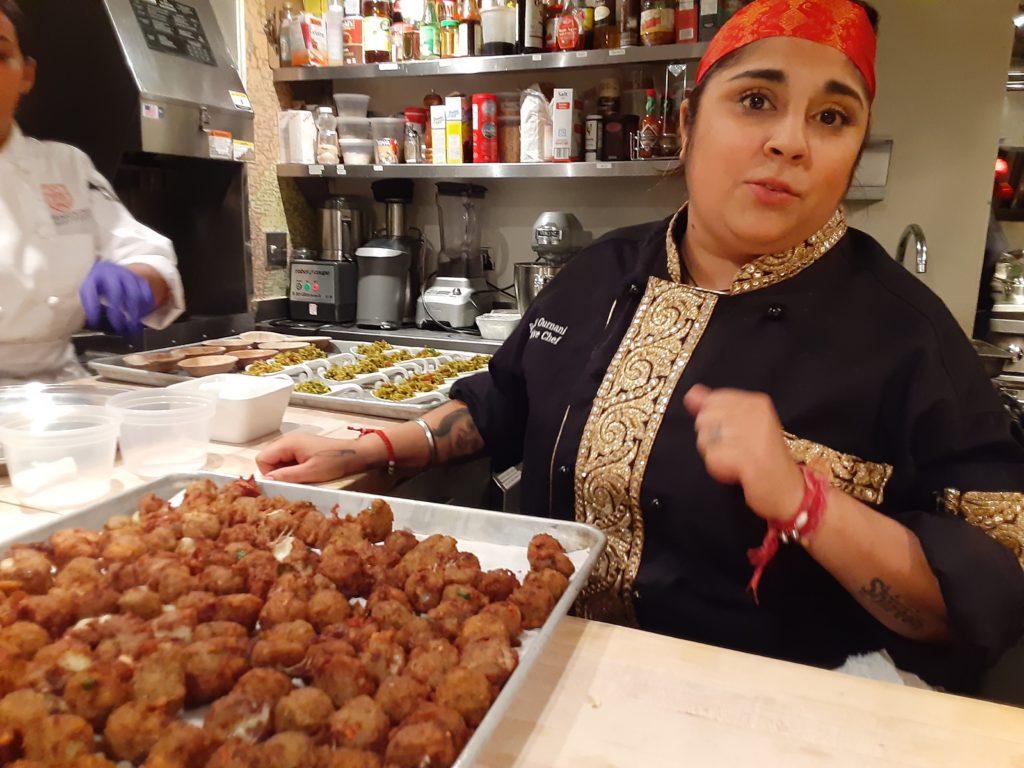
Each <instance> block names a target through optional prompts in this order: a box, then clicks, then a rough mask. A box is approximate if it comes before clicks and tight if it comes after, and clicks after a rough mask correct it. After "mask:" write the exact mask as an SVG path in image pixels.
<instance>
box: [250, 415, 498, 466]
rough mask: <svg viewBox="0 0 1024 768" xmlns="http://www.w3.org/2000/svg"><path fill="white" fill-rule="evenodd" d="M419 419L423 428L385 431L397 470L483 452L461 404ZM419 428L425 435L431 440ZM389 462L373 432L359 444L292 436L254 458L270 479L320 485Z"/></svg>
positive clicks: (412, 426) (411, 426)
mask: <svg viewBox="0 0 1024 768" xmlns="http://www.w3.org/2000/svg"><path fill="white" fill-rule="evenodd" d="M422 421H423V425H424V426H421V425H420V424H417V423H416V422H412V421H410V422H406V423H404V424H395V425H394V426H391V427H388V428H387V429H386V430H384V431H385V432H387V436H388V440H389V441H390V443H391V445H392V447H393V448H394V452H395V453H394V458H395V463H396V465H397V466H399V467H403V468H414V469H415V468H421V467H426V466H429V465H430V464H431V463H432V462H433V463H436V464H445V463H447V462H449V461H454V460H457V459H467V458H470V457H471V456H475V455H476V454H478V453H480V451H481V450H483V447H484V441H483V438H482V437H481V436H480V432H479V431H478V430H477V428H476V424H475V423H474V422H473V417H472V416H471V415H470V413H469V409H468V408H466V405H465V403H460V402H459V401H458V400H452V401H451V402H448V403H445V404H444V405H442V406H439V407H437V408H435V409H434V410H432V411H431V412H430V413H428V414H427V415H426V416H424V417H423V419H422ZM424 429H427V430H429V431H430V434H431V435H432V438H433V439H432V440H431V441H428V440H427V435H426V433H425V432H424ZM431 445H433V449H431ZM388 458H389V457H388V450H387V447H386V446H385V443H384V441H383V440H382V439H381V438H380V436H379V435H375V434H366V435H363V436H362V437H360V438H359V439H358V440H337V439H333V438H329V437H319V436H317V435H307V434H291V435H286V436H285V437H282V438H281V439H280V440H276V441H275V442H273V443H271V444H270V445H268V446H267V447H266V448H264V449H263V450H262V451H261V452H260V454H259V456H257V457H256V466H258V467H259V470H260V472H262V473H263V474H264V475H265V476H266V477H267V479H269V480H280V481H281V482H286V483H323V482H326V481H328V480H334V479H336V478H339V477H347V476H348V475H353V474H355V473H356V472H362V471H364V470H367V469H377V468H381V467H386V466H387V465H388Z"/></svg>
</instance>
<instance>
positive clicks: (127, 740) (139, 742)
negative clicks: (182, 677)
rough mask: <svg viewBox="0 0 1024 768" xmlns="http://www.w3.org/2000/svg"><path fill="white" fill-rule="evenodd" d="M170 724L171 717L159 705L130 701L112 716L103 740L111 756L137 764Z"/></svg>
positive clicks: (109, 718)
mask: <svg viewBox="0 0 1024 768" xmlns="http://www.w3.org/2000/svg"><path fill="white" fill-rule="evenodd" d="M169 722H170V717H168V715H167V712H166V710H165V709H164V708H163V707H161V706H160V705H159V704H152V703H150V702H146V701H129V702H128V703H127V704H122V705H121V706H120V707H118V708H117V709H115V710H114V711H113V712H111V713H110V717H108V718H107V725H106V728H104V729H103V737H104V738H105V739H106V741H107V745H108V747H109V748H110V752H111V754H113V755H114V756H115V757H117V758H118V759H119V760H130V761H131V762H133V763H137V762H139V761H141V760H142V759H143V758H145V756H146V754H147V753H148V752H149V750H150V749H151V748H152V747H153V745H154V744H156V743H157V741H158V740H159V739H160V737H161V736H162V735H163V732H164V729H165V728H166V726H167V724H168V723H169Z"/></svg>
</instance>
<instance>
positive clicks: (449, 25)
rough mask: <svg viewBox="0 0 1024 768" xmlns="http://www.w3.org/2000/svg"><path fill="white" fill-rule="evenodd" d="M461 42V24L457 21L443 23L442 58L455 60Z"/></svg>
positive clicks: (448, 20) (449, 20)
mask: <svg viewBox="0 0 1024 768" xmlns="http://www.w3.org/2000/svg"><path fill="white" fill-rule="evenodd" d="M458 41H459V22H457V21H456V20H455V19H445V20H444V21H442V22H441V58H442V59H452V58H455V53H456V50H455V49H456V47H457V45H458Z"/></svg>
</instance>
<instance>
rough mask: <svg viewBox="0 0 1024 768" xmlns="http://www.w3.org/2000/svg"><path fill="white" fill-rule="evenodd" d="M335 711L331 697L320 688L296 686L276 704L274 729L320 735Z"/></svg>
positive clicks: (279, 731)
mask: <svg viewBox="0 0 1024 768" xmlns="http://www.w3.org/2000/svg"><path fill="white" fill-rule="evenodd" d="M333 713H334V704H333V703H332V702H331V697H330V696H328V695H327V694H326V693H324V692H323V691H321V690H320V689H319V688H314V687H312V686H310V687H308V688H296V689H295V690H293V691H292V692H291V693H289V694H288V695H287V696H285V697H283V698H281V699H279V700H278V701H277V703H276V704H275V705H274V730H275V731H276V732H278V733H281V732H282V731H302V732H303V733H306V734H309V735H310V736H318V735H319V734H320V733H321V732H322V731H323V729H324V727H325V726H326V725H327V719H328V718H329V717H330V716H331V715H332V714H333Z"/></svg>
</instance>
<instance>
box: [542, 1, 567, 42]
mask: <svg viewBox="0 0 1024 768" xmlns="http://www.w3.org/2000/svg"><path fill="white" fill-rule="evenodd" d="M562 8H563V6H562V0H545V2H544V50H545V51H557V50H558V20H559V19H560V18H561V16H562Z"/></svg>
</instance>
